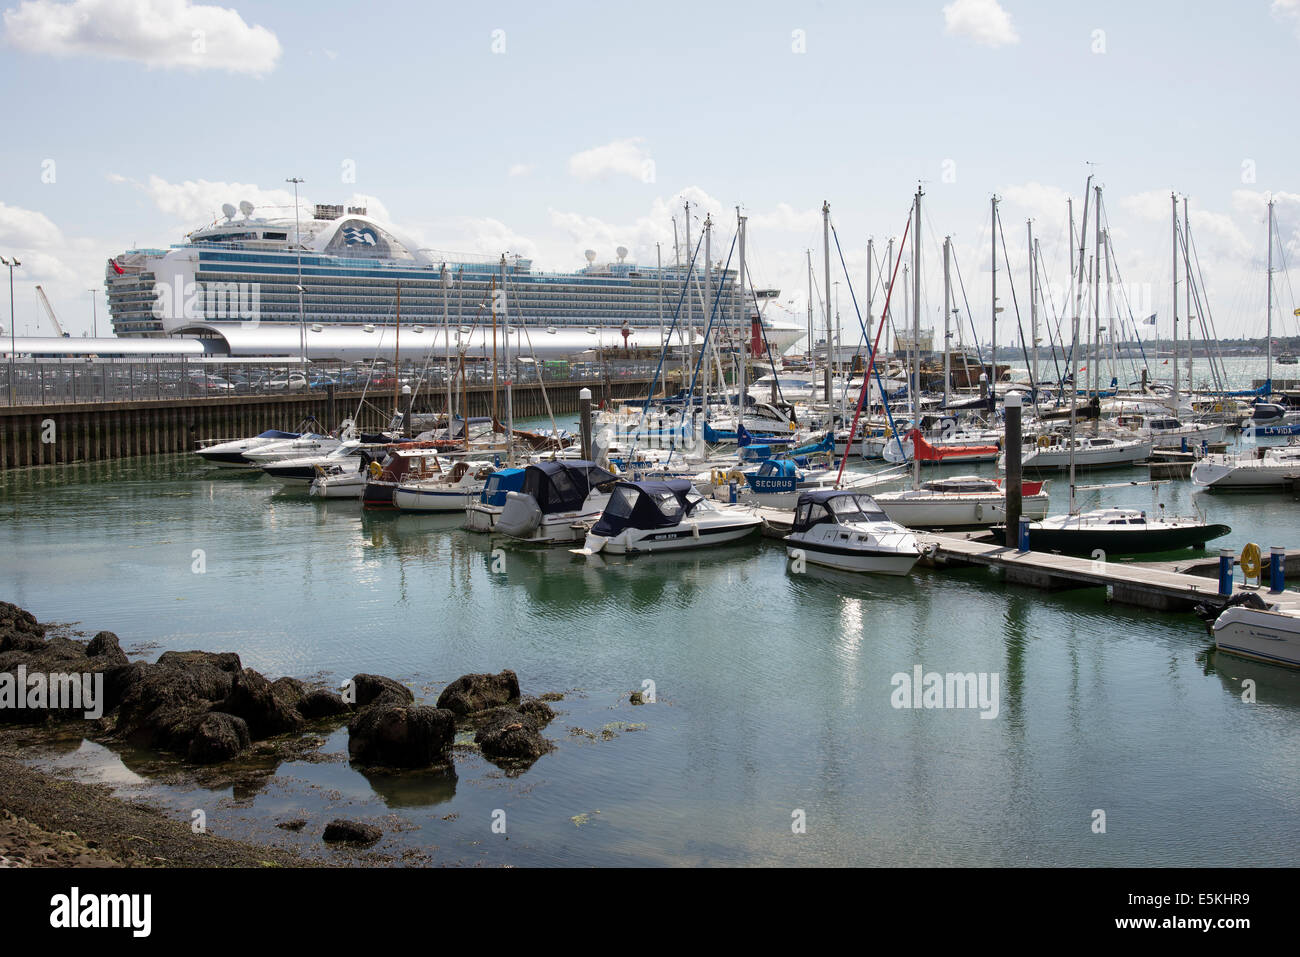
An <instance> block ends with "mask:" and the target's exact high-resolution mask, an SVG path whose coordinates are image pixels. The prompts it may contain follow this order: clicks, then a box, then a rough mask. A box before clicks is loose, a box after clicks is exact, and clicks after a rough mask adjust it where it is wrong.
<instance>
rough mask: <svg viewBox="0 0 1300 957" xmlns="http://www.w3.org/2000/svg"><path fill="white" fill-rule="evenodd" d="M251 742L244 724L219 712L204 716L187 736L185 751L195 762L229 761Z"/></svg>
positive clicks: (231, 716) (233, 716) (236, 718)
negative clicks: (188, 736)
mask: <svg viewBox="0 0 1300 957" xmlns="http://www.w3.org/2000/svg"><path fill="white" fill-rule="evenodd" d="M250 744H252V738H251V737H250V735H249V733H248V723H247V722H246V721H244V719H243V718H240V717H237V716H235V715H233V714H225V713H224V712H221V711H212V712H209V713H208V714H206V715H204V716H203V718H202V719H201V720H200V721H199V722H198V725H197V726H196V727H195V729H194V733H193V736H192V737H191V738H190V742H189V749H188V751H187V754H188V756H189V759H190V760H191V761H193V762H195V763H196V764H215V763H216V762H218V761H229V760H230V759H231V758H233V757H235V756H236V755H238V754H239V753H240V752H242V751H243V750H244V749H245V748H247V747H248V746H249V745H250Z"/></svg>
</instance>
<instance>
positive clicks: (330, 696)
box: [298, 688, 352, 721]
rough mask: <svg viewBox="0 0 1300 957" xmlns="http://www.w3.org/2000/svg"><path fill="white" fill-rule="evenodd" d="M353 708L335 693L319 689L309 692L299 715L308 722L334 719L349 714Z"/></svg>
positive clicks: (301, 705) (300, 706)
mask: <svg viewBox="0 0 1300 957" xmlns="http://www.w3.org/2000/svg"><path fill="white" fill-rule="evenodd" d="M351 710H352V708H351V707H350V706H349V705H348V703H347V702H346V701H344V700H343V699H342V698H341V697H339V696H338V695H337V694H335V693H334V692H333V691H328V690H326V689H325V688H318V689H316V690H315V691H309V692H307V695H306V697H304V698H303V699H302V703H301V704H299V705H298V711H299V713H300V714H301V715H302V716H303V717H304V718H306V719H307V720H308V721H311V720H314V719H316V718H334V717H337V716H338V715H341V714H347V713H348V712H349V711H351Z"/></svg>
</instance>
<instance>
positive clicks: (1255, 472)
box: [1192, 445, 1300, 489]
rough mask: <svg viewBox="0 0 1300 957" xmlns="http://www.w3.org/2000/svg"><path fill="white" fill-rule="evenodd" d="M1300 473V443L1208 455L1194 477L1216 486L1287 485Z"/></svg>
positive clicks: (1208, 484) (1220, 487)
mask: <svg viewBox="0 0 1300 957" xmlns="http://www.w3.org/2000/svg"><path fill="white" fill-rule="evenodd" d="M1296 476H1300V445H1276V446H1258V447H1256V448H1255V450H1254V451H1253V453H1251V454H1243V455H1207V456H1206V457H1205V458H1203V459H1201V460H1200V461H1199V462H1197V463H1196V464H1195V465H1193V466H1192V481H1193V482H1194V483H1196V484H1197V485H1201V486H1204V487H1206V488H1212V489H1268V488H1283V487H1285V486H1286V485H1287V483H1288V482H1289V481H1290V480H1291V479H1294V478H1295V477H1296Z"/></svg>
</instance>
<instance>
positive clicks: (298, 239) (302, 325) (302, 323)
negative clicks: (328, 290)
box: [285, 176, 307, 371]
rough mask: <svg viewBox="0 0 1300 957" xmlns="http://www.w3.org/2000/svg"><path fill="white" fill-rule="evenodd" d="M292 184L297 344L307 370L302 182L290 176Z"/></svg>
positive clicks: (303, 365) (287, 181) (288, 181)
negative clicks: (300, 206)
mask: <svg viewBox="0 0 1300 957" xmlns="http://www.w3.org/2000/svg"><path fill="white" fill-rule="evenodd" d="M285 182H286V183H293V244H294V246H296V247H297V249H298V328H299V330H300V331H299V335H298V338H299V342H300V343H301V345H302V367H303V370H304V371H305V370H306V369H307V317H306V315H305V314H304V313H303V306H302V293H303V288H302V231H301V229H300V228H299V226H298V184H299V183H301V182H304V180H303V179H302V177H300V176H291V177H289V178H288V179H286V180H285Z"/></svg>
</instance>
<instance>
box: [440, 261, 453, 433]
mask: <svg viewBox="0 0 1300 957" xmlns="http://www.w3.org/2000/svg"><path fill="white" fill-rule="evenodd" d="M441 278H442V344H443V348H444V351H445V352H446V354H447V374H446V378H447V438H451V437H452V432H451V326H450V324H449V323H448V321H447V318H448V309H447V287H448V286H450V285H451V273H450V272H448V271H447V264H446V263H443V264H442V277H441Z"/></svg>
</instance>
